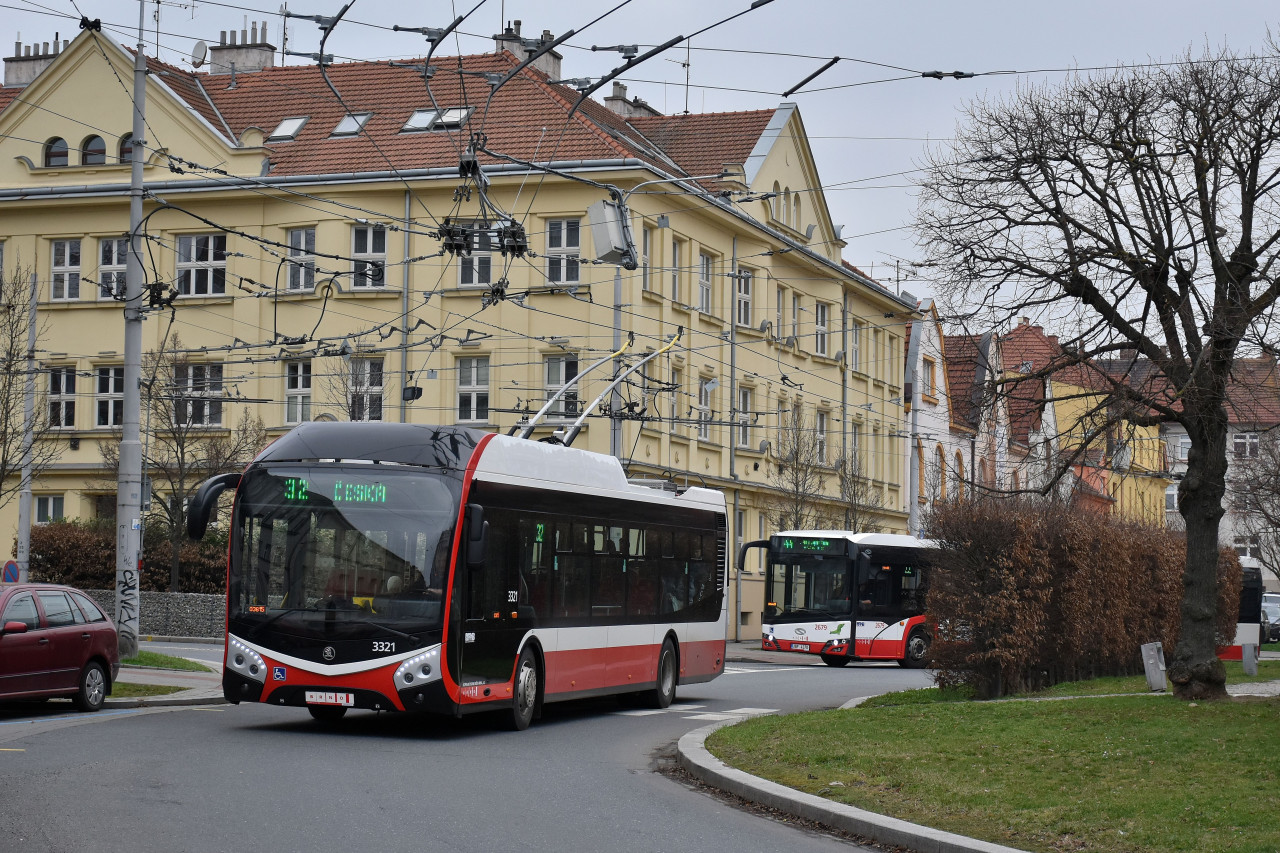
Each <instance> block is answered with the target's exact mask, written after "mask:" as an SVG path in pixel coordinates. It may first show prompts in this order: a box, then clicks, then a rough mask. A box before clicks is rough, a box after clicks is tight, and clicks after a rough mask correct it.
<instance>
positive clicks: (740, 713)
mask: <svg viewBox="0 0 1280 853" xmlns="http://www.w3.org/2000/svg"><path fill="white" fill-rule="evenodd" d="M777 712H778V709H777V708H734V709H733V710H732V711H720V712H718V713H714V714H694V715H693V716H692V717H685V719H686V720H710V721H716V720H742V719H746V718H747V717H760V716H763V715H765V714H776V713H777Z"/></svg>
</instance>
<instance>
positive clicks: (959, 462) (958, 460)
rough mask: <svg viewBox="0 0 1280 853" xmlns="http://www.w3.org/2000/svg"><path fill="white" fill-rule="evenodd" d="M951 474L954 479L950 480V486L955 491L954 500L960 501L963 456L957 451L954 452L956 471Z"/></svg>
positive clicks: (962, 483) (961, 497)
mask: <svg viewBox="0 0 1280 853" xmlns="http://www.w3.org/2000/svg"><path fill="white" fill-rule="evenodd" d="M952 473H953V474H954V475H955V479H954V480H952V484H951V485H952V488H954V489H955V494H956V500H958V501H962V500H964V456H962V455H961V454H960V451H959V450H957V451H956V469H955V471H953V472H952Z"/></svg>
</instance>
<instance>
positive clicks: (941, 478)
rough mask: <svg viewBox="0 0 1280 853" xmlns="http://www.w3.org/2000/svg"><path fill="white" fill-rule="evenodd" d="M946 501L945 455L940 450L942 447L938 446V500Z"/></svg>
mask: <svg viewBox="0 0 1280 853" xmlns="http://www.w3.org/2000/svg"><path fill="white" fill-rule="evenodd" d="M946 499H947V454H946V451H944V450H943V449H942V445H941V444H939V445H938V500H940V501H945V500H946Z"/></svg>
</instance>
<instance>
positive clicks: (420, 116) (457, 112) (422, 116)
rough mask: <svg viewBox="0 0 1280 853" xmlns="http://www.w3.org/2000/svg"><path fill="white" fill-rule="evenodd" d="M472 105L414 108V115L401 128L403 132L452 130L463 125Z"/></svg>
mask: <svg viewBox="0 0 1280 853" xmlns="http://www.w3.org/2000/svg"><path fill="white" fill-rule="evenodd" d="M472 110H473V108H472V107H450V108H449V109H444V110H437V109H426V110H414V111H413V115H411V116H409V120H408V121H406V122H405V123H404V127H402V128H400V132H401V133H413V132H415V131H424V130H450V129H454V128H459V127H462V125H463V124H464V123H466V120H467V118H468V117H470V115H471V113H472Z"/></svg>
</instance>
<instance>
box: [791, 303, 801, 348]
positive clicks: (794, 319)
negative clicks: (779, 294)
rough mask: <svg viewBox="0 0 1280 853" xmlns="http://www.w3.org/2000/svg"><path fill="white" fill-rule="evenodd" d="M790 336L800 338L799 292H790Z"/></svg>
mask: <svg viewBox="0 0 1280 853" xmlns="http://www.w3.org/2000/svg"><path fill="white" fill-rule="evenodd" d="M791 337H793V338H795V339H796V340H797V341H798V340H800V294H798V293H793V294H791Z"/></svg>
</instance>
